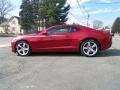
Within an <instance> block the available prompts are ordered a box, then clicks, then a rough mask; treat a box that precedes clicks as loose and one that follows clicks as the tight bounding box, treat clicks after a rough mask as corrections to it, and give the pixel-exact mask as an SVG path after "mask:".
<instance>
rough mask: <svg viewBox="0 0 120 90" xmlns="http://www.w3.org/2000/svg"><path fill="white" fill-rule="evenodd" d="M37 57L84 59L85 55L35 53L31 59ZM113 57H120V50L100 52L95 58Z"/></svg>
mask: <svg viewBox="0 0 120 90" xmlns="http://www.w3.org/2000/svg"><path fill="white" fill-rule="evenodd" d="M37 56H58V57H65V56H69V57H73V56H74V57H76V56H80V57H83V55H81V54H79V53H33V54H32V55H31V57H37ZM113 56H120V50H119V49H108V50H105V51H101V52H99V53H98V55H97V56H95V57H113Z"/></svg>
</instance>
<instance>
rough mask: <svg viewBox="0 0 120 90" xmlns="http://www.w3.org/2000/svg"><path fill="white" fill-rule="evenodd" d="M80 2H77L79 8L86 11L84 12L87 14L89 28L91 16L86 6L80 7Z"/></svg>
mask: <svg viewBox="0 0 120 90" xmlns="http://www.w3.org/2000/svg"><path fill="white" fill-rule="evenodd" d="M79 2H80V1H78V0H77V3H78V6H79V8H80V10H82V9H83V10H84V12H85V13H86V14H87V23H86V24H87V26H89V19H90V14H89V13H88V11H87V10H86V9H85V6H84V7H81V5H80V3H79Z"/></svg>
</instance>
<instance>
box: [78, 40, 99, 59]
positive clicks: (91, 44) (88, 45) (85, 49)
mask: <svg viewBox="0 0 120 90" xmlns="http://www.w3.org/2000/svg"><path fill="white" fill-rule="evenodd" d="M80 51H81V53H82V54H83V55H84V56H87V57H93V56H95V55H96V54H97V53H98V52H99V44H98V43H97V42H96V41H95V40H85V41H84V42H83V43H82V44H81V47H80Z"/></svg>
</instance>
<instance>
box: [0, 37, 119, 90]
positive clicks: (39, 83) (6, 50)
mask: <svg viewBox="0 0 120 90" xmlns="http://www.w3.org/2000/svg"><path fill="white" fill-rule="evenodd" d="M10 40H11V38H3V39H1V38H0V45H5V44H6V43H8V42H9V41H10ZM0 90H120V37H114V38H113V46H112V47H111V49H109V50H106V51H103V52H101V53H100V54H99V55H98V56H97V57H92V58H88V57H83V56H82V55H79V54H69V53H67V54H65V53H58V54H51V53H46V54H33V55H31V56H29V57H18V56H16V55H15V54H13V53H12V52H11V48H10V47H9V46H5V47H0Z"/></svg>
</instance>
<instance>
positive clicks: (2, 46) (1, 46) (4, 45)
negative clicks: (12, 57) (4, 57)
mask: <svg viewBox="0 0 120 90" xmlns="http://www.w3.org/2000/svg"><path fill="white" fill-rule="evenodd" d="M10 46H11V45H10V44H3V45H0V48H4V47H10Z"/></svg>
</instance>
